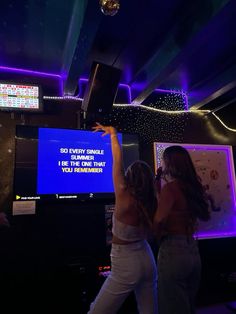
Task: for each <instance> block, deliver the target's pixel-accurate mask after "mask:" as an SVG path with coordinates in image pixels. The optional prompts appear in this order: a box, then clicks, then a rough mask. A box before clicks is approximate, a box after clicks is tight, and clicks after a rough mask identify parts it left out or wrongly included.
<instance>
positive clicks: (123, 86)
mask: <svg viewBox="0 0 236 314" xmlns="http://www.w3.org/2000/svg"><path fill="white" fill-rule="evenodd" d="M88 80H89V79H87V78H80V79H79V94H78V95H77V96H76V97H79V96H80V91H81V90H82V89H83V87H82V84H83V82H86V83H87V82H88ZM119 88H125V89H126V90H127V95H128V100H129V104H130V103H131V88H130V86H129V85H128V84H124V83H120V84H119Z"/></svg>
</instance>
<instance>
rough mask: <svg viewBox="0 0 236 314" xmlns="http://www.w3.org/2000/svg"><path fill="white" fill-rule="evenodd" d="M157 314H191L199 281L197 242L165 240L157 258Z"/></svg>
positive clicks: (179, 239)
mask: <svg viewBox="0 0 236 314" xmlns="http://www.w3.org/2000/svg"><path fill="white" fill-rule="evenodd" d="M157 266H158V309H159V314H194V313H195V297H196V294H197V290H198V287H199V282H200V278H201V260H200V256H199V251H198V246H197V241H195V240H194V239H188V238H187V237H186V236H181V235H176V236H175V235H173V236H167V237H166V238H165V239H164V240H163V241H162V242H161V245H160V249H159V253H158V258H157Z"/></svg>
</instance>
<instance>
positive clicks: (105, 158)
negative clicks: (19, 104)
mask: <svg viewBox="0 0 236 314" xmlns="http://www.w3.org/2000/svg"><path fill="white" fill-rule="evenodd" d="M15 139H16V148H15V172H14V189H13V193H14V200H15V201H22V200H49V199H51V200H57V199H75V200H76V199H77V200H86V199H97V198H100V199H101V198H113V197H114V188H113V182H112V155H111V144H110V138H109V136H105V137H102V136H101V133H100V132H92V131H87V130H78V129H60V128H41V127H35V126H23V125H20V126H17V127H16V138H15ZM118 139H119V141H120V143H121V145H122V150H123V156H124V166H125V168H126V167H127V166H128V165H129V164H130V163H131V162H132V161H134V160H136V159H138V158H139V145H138V136H137V135H135V134H121V133H118Z"/></svg>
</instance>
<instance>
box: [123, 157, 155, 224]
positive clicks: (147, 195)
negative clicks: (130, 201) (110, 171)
mask: <svg viewBox="0 0 236 314" xmlns="http://www.w3.org/2000/svg"><path fill="white" fill-rule="evenodd" d="M125 177H126V184H127V188H128V189H129V191H130V193H131V195H132V196H133V197H134V199H135V201H136V204H137V209H138V211H139V215H140V220H141V223H142V225H143V226H144V227H145V228H148V229H151V227H152V221H153V218H154V214H155V211H156V207H157V199H156V192H155V187H154V174H153V172H152V170H151V168H150V166H149V165H148V164H147V163H146V162H144V161H141V160H137V161H135V162H134V163H132V164H131V165H130V166H129V167H128V169H127V171H126V175H125Z"/></svg>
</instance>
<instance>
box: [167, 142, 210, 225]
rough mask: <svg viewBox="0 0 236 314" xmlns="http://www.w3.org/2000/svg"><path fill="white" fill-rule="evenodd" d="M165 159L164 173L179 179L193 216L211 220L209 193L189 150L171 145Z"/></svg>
mask: <svg viewBox="0 0 236 314" xmlns="http://www.w3.org/2000/svg"><path fill="white" fill-rule="evenodd" d="M163 159H164V163H165V169H164V172H163V174H164V176H165V175H169V176H170V177H172V178H173V179H177V180H178V181H179V183H180V186H181V190H182V191H183V193H184V195H185V197H186V199H187V202H188V208H189V210H190V211H191V216H192V217H193V218H198V219H200V220H203V221H207V220H209V219H210V213H209V210H208V206H209V205H208V201H207V195H206V193H205V190H204V187H203V186H202V184H201V181H200V178H199V176H198V175H197V173H196V170H195V167H194V165H193V162H192V159H191V157H190V155H189V153H188V151H187V150H186V149H185V148H183V147H182V146H177V145H173V146H169V147H167V148H166V149H165V151H164V153H163Z"/></svg>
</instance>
